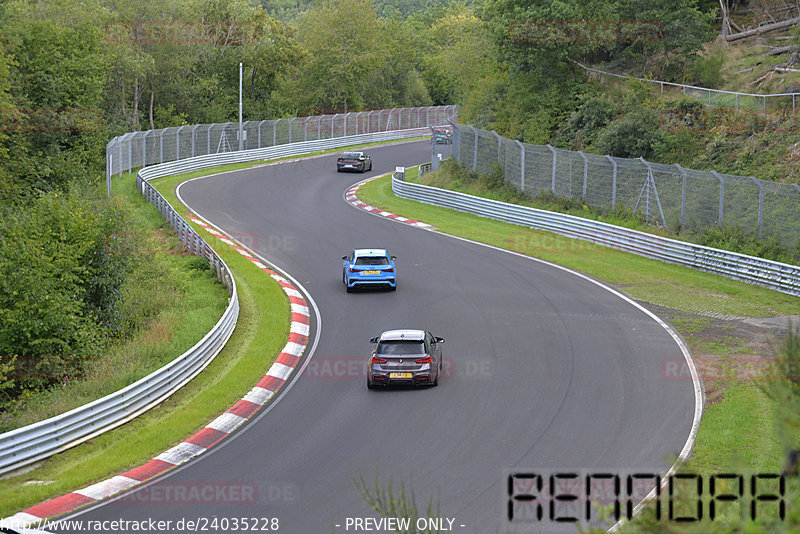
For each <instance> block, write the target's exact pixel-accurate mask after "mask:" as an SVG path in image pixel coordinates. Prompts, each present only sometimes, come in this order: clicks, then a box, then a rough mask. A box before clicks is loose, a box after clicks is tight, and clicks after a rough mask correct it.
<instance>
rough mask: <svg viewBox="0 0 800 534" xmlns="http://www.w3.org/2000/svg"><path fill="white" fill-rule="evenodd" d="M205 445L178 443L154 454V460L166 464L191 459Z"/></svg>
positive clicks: (203, 448) (201, 451)
mask: <svg viewBox="0 0 800 534" xmlns="http://www.w3.org/2000/svg"><path fill="white" fill-rule="evenodd" d="M205 450H206V449H205V447H201V446H199V445H194V444H192V443H186V442H183V443H178V444H177V445H175V446H174V447H172V448H171V449H169V450H166V451H164V452H162V453H161V454H159V455H158V456H156V460H161V461H162V462H167V463H168V464H172V465H178V464H182V463H183V462H186V461H188V460H191V459H192V458H194V457H195V456H197V455H198V454H202V453H203V452H205Z"/></svg>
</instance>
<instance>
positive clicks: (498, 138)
mask: <svg viewBox="0 0 800 534" xmlns="http://www.w3.org/2000/svg"><path fill="white" fill-rule="evenodd" d="M492 133H493V134H494V136H495V138H496V139H497V163H500V147H502V143H503V138H502V137H500V134H499V133H497V132H495V131H494V130H492Z"/></svg>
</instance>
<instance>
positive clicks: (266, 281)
mask: <svg viewBox="0 0 800 534" xmlns="http://www.w3.org/2000/svg"><path fill="white" fill-rule="evenodd" d="M207 172H208V173H211V172H216V169H214V170H209V171H207ZM184 179H186V178H185V177H175V178H174V179H170V180H164V181H162V184H161V186H160V187H159V189H160V190H161V192H162V194H163V195H164V196H165V197H166V198H168V199H169V201H170V202H171V203H172V204H173V206H176V208H178V210H179V211H181V207H180V205H179V203H178V202H177V199H176V198H175V196H174V193H173V190H174V184H176V183H178V182H180V181H182V180H184ZM134 190H135V189H134ZM143 209H146V210H152V213H150V214H149V215H147V217H151V218H152V217H159V218H160V215H158V213H157V211H156V210H155V208H154V207H152V206H150V205H149V204H148V205H147V206H145V207H143ZM153 213H155V215H153ZM196 230H197V231H198V233H200V235H201V236H202V237H203V238H204V239H206V241H207V242H208V243H210V244H212V246H214V248H215V250H216V251H217V252H218V253H219V255H220V256H221V257H222V258H223V259H224V261H225V262H226V263H227V264H228V266H229V267H230V269H231V271H232V272H233V275H234V278H235V279H236V284H237V288H238V292H239V304H240V313H239V321H238V324H237V327H236V330H235V331H234V333H233V335H232V336H231V338H230V340H229V341H228V343H227V344H226V346H225V348H224V349H223V350H222V352H221V353H220V354H219V355H218V356H217V357H216V358H215V359H214V361H213V362H211V364H210V365H209V366H208V367H207V368H206V370H205V371H204V372H203V373H201V374H200V375H198V376H197V377H196V378H195V379H194V380H193V381H192V383H191V384H190V385H189V386H187V387H185V388H183V389H182V390H181V391H179V392H178V393H176V394H175V395H173V396H172V397H171V398H170V399H168V400H166V401H165V402H163V403H162V404H161V405H159V406H158V407H156V408H154V409H153V410H150V411H149V412H147V413H146V414H144V415H142V416H140V417H138V418H136V419H135V420H133V421H131V422H129V423H128V424H126V425H124V426H122V427H120V428H118V429H116V430H115V431H114V432H109V433H106V434H103V435H101V436H98V437H96V438H94V439H92V440H90V441H88V442H87V443H84V444H82V445H80V446H78V447H75V448H73V449H71V450H69V451H66V452H64V453H62V454H59V455H56V456H54V457H52V458H49V459H47V460H45V461H44V462H42V463H41V464H39V465H38V466H37V467H36V468H35V469H33V470H31V471H30V472H28V473H25V474H22V475H18V476H15V477H11V478H7V479H4V480H0V517H4V516H7V515H10V514H13V513H15V512H17V511H19V510H22V509H24V508H27V507H29V506H32V505H34V504H37V503H39V502H42V501H44V500H47V499H50V498H53V497H56V496H58V495H62V494H64V493H68V492H70V491H73V490H75V489H78V488H81V487H85V486H86V485H88V484H91V483H93V482H97V481H99V480H103V479H105V478H107V477H109V476H111V475H113V474H116V473H120V472H124V471H125V470H127V469H130V468H132V467H135V466H138V465H141V464H142V463H144V462H146V461H147V460H149V459H150V458H152V457H154V456H156V455H158V454H160V453H161V452H163V451H164V450H166V449H168V448H169V447H171V446H173V445H175V444H176V443H179V442H180V441H182V440H184V439H185V438H186V437H187V436H189V435H191V434H192V433H193V432H195V431H197V430H199V429H200V428H202V427H203V426H205V424H207V423H208V422H209V421H210V420H211V419H213V418H214V417H216V416H217V415H218V414H220V413H222V412H223V411H225V410H226V409H227V408H229V407H230V406H231V405H233V404H234V403H235V402H236V401H237V400H238V399H239V398H241V397H242V395H243V394H244V393H245V392H246V391H247V390H249V389H250V388H251V387H252V386H253V385H254V384H255V383H256V382H257V381H258V380H259V379H260V378H261V377H262V376H263V375H264V373H266V371H267V369H268V368H269V366H270V365H271V364H272V362H273V361H274V359H275V357H276V356H277V354H278V352H279V351H280V349H281V348H282V347H283V345H284V343H285V342H286V338H287V336H288V330H289V318H290V316H289V305H288V299H287V298H286V295H285V294H284V293H283V291H282V289H281V288H280V286H279V285H278V284H277V283H276V282H275V281H274V280H272V278H270V277H269V276H266V275H265V274H264V272H263V271H261V270H260V269H259V268H258V267H256V266H255V265H253V264H252V263H251V262H250V261H249V260H247V259H245V258H244V257H242V256H241V255H240V254H238V253H237V252H236V251H234V250H233V249H232V248H231V247H229V246H227V245H224V244H222V243H220V242H219V241H217V240H216V238H214V237H213V236H211V235H210V234H208V233H207V232H205V231H204V230H202V229H200V228H196Z"/></svg>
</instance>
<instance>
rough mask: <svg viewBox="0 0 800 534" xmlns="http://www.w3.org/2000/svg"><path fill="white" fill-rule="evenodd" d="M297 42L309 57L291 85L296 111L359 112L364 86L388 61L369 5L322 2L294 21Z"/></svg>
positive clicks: (355, 0)
mask: <svg viewBox="0 0 800 534" xmlns="http://www.w3.org/2000/svg"><path fill="white" fill-rule="evenodd" d="M298 39H299V40H300V43H301V44H302V45H303V46H304V47H305V48H306V49H307V50H308V51H309V53H310V58H309V60H308V61H307V62H306V63H305V64H304V65H303V68H302V73H301V74H300V76H299V78H298V79H297V82H296V89H295V91H296V93H295V94H296V96H297V98H298V99H299V101H300V107H301V108H302V109H309V110H314V111H326V110H341V111H347V110H359V109H362V108H363V107H364V106H365V103H366V100H365V96H366V95H365V89H364V82H365V81H366V80H368V79H370V78H373V77H376V76H378V75H379V73H378V71H379V70H380V69H381V68H383V67H384V65H385V64H386V62H387V61H388V59H389V51H388V50H387V47H386V45H385V42H384V39H383V36H382V26H381V24H380V22H379V21H378V17H377V15H376V13H375V10H374V9H373V8H372V5H371V4H370V1H369V0H323V1H322V2H321V3H320V4H318V5H316V6H315V7H314V9H312V10H310V11H308V12H307V13H306V14H305V15H304V16H303V17H302V19H301V20H300V24H299V28H298Z"/></svg>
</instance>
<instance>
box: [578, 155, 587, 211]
mask: <svg viewBox="0 0 800 534" xmlns="http://www.w3.org/2000/svg"><path fill="white" fill-rule="evenodd" d="M578 154H580V155H581V157H582V158H583V193H582V196H581V198H582V199H583V201H584V202H586V182H587V181H588V178H589V160H588V159H587V158H586V154H584V153H583V152H581V151H580V150H579V151H578Z"/></svg>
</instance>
